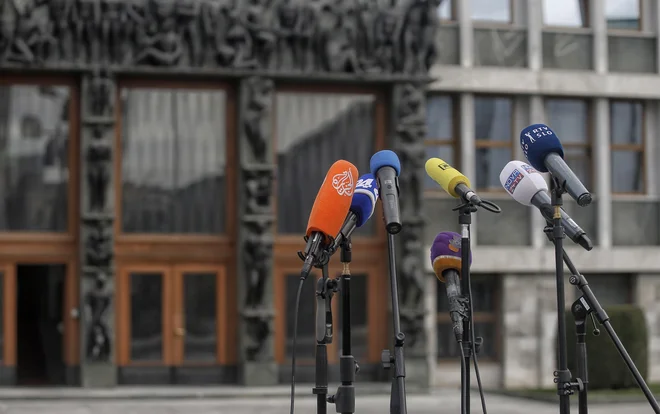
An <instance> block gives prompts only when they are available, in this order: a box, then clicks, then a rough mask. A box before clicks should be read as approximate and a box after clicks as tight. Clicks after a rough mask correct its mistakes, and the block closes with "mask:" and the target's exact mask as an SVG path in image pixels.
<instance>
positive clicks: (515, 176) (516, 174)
mask: <svg viewBox="0 0 660 414" xmlns="http://www.w3.org/2000/svg"><path fill="white" fill-rule="evenodd" d="M523 178H525V176H524V175H522V173H521V172H520V171H518V170H517V169H516V170H513V171H512V172H511V175H509V178H507V179H506V182H505V183H504V189H505V190H506V191H508V192H509V194H513V192H514V191H516V187H518V184H520V182H521V181H522V179H523Z"/></svg>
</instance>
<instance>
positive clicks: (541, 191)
mask: <svg viewBox="0 0 660 414" xmlns="http://www.w3.org/2000/svg"><path fill="white" fill-rule="evenodd" d="M500 183H501V184H502V187H504V189H505V190H506V191H507V193H509V194H510V195H511V197H513V199H514V200H516V201H517V202H519V203H520V204H523V205H525V206H535V207H536V208H538V209H539V210H540V211H541V214H542V215H543V217H544V218H545V219H546V220H547V221H549V222H551V221H552V216H553V207H552V200H551V199H550V194H549V193H548V183H546V181H545V178H544V177H543V175H541V173H539V172H538V171H536V169H534V167H532V166H531V165H529V164H526V163H524V162H522V161H510V162H509V163H508V164H507V165H505V166H504V168H503V169H502V172H501V173H500ZM561 224H562V226H564V232H565V233H566V236H568V237H569V238H570V239H571V240H573V242H575V243H577V244H579V245H580V246H582V247H584V248H585V249H586V250H591V249H593V244H592V243H591V240H590V239H589V237H588V236H587V233H586V232H585V231H584V230H582V229H581V228H580V226H578V225H577V223H576V222H575V221H573V219H572V218H571V217H570V216H569V215H568V214H567V213H566V212H565V211H564V209H563V208H562V209H561Z"/></svg>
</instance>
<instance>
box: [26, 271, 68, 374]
mask: <svg viewBox="0 0 660 414" xmlns="http://www.w3.org/2000/svg"><path fill="white" fill-rule="evenodd" d="M65 275H66V266H65V265H42V264H26V265H22V264H18V265H17V266H16V280H17V285H18V289H17V290H18V292H17V314H16V319H17V325H18V326H17V331H18V332H17V338H16V339H17V343H16V345H17V346H16V349H17V351H18V355H17V367H16V379H17V382H18V384H19V385H28V386H38V385H50V386H52V385H61V384H64V383H65V370H64V361H63V352H62V351H63V350H62V347H63V334H64V324H63V318H62V315H63V308H64V303H63V301H64V282H65Z"/></svg>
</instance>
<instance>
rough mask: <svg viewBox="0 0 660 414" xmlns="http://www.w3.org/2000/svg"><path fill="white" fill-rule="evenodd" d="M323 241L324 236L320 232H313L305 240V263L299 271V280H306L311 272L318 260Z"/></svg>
mask: <svg viewBox="0 0 660 414" xmlns="http://www.w3.org/2000/svg"><path fill="white" fill-rule="evenodd" d="M324 239H325V235H324V234H323V233H321V232H320V231H315V232H313V233H312V235H311V236H309V238H308V239H307V244H306V245H305V262H304V263H303V267H302V270H301V271H300V278H301V279H307V276H309V274H310V273H311V272H312V268H314V264H315V263H316V259H318V258H319V257H320V256H321V254H322V252H323V247H324V243H323V241H324Z"/></svg>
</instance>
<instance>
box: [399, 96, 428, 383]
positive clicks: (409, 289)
mask: <svg viewBox="0 0 660 414" xmlns="http://www.w3.org/2000/svg"><path fill="white" fill-rule="evenodd" d="M392 113H393V114H394V141H393V148H394V149H395V151H396V152H397V154H398V155H399V157H400V159H401V174H400V176H399V185H400V188H401V193H402V194H404V195H405V196H403V197H401V200H400V208H401V220H402V222H403V229H402V230H401V232H400V233H399V234H397V235H396V236H395V237H396V239H397V240H398V241H399V243H398V248H397V253H398V254H397V255H398V256H399V261H398V269H397V270H398V272H397V275H398V277H399V286H400V290H399V306H400V310H401V330H402V331H403V333H404V334H405V335H406V342H405V345H404V350H405V355H406V383H407V384H411V385H413V386H415V387H419V388H422V389H426V388H428V387H429V386H430V378H431V376H430V367H429V364H428V360H427V355H428V349H427V342H428V341H427V338H428V337H429V335H431V334H432V333H431V332H427V331H426V330H425V324H424V313H425V312H424V311H425V307H426V306H425V300H428V299H427V298H426V295H425V294H424V292H425V289H426V280H425V279H426V278H427V277H429V274H428V273H427V272H426V271H425V266H424V260H428V257H427V255H426V254H424V251H425V250H424V247H425V246H424V217H423V216H422V201H423V189H424V181H423V180H424V175H425V171H424V164H425V162H426V152H425V148H424V138H425V137H426V95H425V93H424V85H417V84H413V83H403V84H397V85H395V86H394V94H393V102H392ZM434 326H435V325H434Z"/></svg>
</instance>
